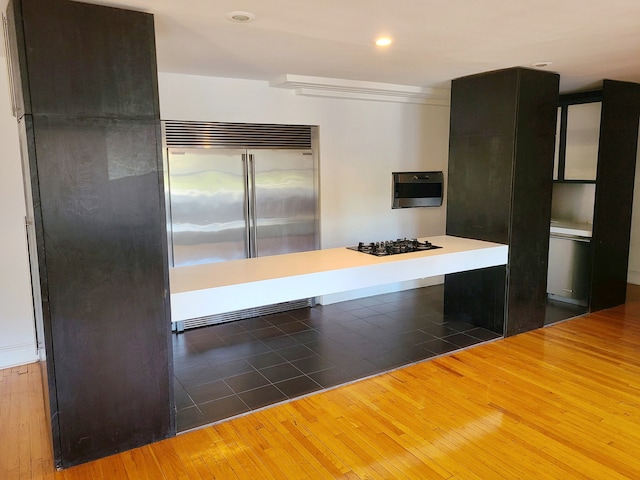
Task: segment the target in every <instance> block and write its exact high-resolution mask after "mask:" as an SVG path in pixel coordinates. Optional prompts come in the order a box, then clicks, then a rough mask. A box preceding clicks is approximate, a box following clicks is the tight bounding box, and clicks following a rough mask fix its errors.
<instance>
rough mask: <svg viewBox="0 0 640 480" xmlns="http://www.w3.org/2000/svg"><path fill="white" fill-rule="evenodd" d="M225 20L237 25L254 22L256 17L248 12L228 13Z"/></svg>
mask: <svg viewBox="0 0 640 480" xmlns="http://www.w3.org/2000/svg"><path fill="white" fill-rule="evenodd" d="M225 16H226V17H227V20H231V21H232V22H238V23H246V22H250V21H252V20H255V18H256V16H255V15H254V14H253V13H250V12H239V11H238V12H229V13H227V14H226V15H225Z"/></svg>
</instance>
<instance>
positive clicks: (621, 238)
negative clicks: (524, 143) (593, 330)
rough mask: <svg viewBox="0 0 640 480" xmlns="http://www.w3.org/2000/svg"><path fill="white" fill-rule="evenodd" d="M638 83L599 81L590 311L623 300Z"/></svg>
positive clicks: (638, 113)
mask: <svg viewBox="0 0 640 480" xmlns="http://www.w3.org/2000/svg"><path fill="white" fill-rule="evenodd" d="M639 118H640V84H636V83H628V82H617V81H613V80H605V81H604V84H603V91H602V116H601V125H600V145H599V149H598V174H597V178H596V195H595V206H594V218H593V238H592V248H593V271H592V277H591V300H590V305H589V308H590V310H591V311H597V310H602V309H604V308H609V307H614V306H616V305H621V304H623V303H624V302H625V299H626V288H627V270H628V261H629V239H630V236H631V206H632V204H633V188H634V175H635V168H636V158H637V147H638V120H639Z"/></svg>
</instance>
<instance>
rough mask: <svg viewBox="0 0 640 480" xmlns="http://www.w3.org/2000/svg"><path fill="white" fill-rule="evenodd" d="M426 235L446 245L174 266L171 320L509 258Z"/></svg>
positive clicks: (494, 249) (496, 250)
mask: <svg viewBox="0 0 640 480" xmlns="http://www.w3.org/2000/svg"><path fill="white" fill-rule="evenodd" d="M427 240H429V241H430V242H431V243H433V244H434V245H438V246H440V247H442V248H439V249H434V250H426V251H422V252H411V253H403V254H400V255H390V256H387V257H376V256H373V255H367V254H365V253H362V252H357V251H353V250H348V249H347V248H329V249H323V250H313V251H309V252H301V253H290V254H284V255H274V256H269V257H259V258H250V259H243V260H232V261H229V262H221V263H209V264H204V265H193V266H187V267H179V268H172V269H171V270H170V289H171V317H172V321H173V322H180V321H184V320H189V319H193V318H200V317H206V316H210V315H216V314H221V313H227V312H233V311H236V310H242V309H247V308H254V307H260V306H263V305H271V304H276V303H281V302H288V301H293V300H298V299H303V298H309V297H316V296H321V295H329V294H334V293H340V292H345V291H349V290H355V289H360V288H366V287H374V286H379V285H385V284H389V283H396V282H403V281H408V280H416V279H421V278H428V277H434V276H438V275H444V274H447V273H455V272H461V271H466V270H475V269H479V268H486V267H492V266H497V265H506V263H507V257H508V246H507V245H502V244H498V243H491V242H484V241H479V240H471V239H468V238H461V237H453V236H447V235H442V236H437V237H429V238H428V239H427Z"/></svg>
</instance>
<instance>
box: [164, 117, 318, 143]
mask: <svg viewBox="0 0 640 480" xmlns="http://www.w3.org/2000/svg"><path fill="white" fill-rule="evenodd" d="M162 127H163V136H164V141H165V144H166V145H165V146H166V147H177V148H207V147H226V148H233V147H237V148H311V137H312V129H314V128H316V127H313V126H310V125H279V124H263V123H224V122H184V121H176V120H163V121H162Z"/></svg>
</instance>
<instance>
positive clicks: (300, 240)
mask: <svg viewBox="0 0 640 480" xmlns="http://www.w3.org/2000/svg"><path fill="white" fill-rule="evenodd" d="M248 153H249V159H250V163H249V165H250V167H249V180H250V181H249V184H250V190H249V196H250V198H252V199H254V202H253V205H252V207H251V208H250V212H251V216H252V219H253V225H254V226H255V228H254V229H252V232H251V237H252V238H253V241H254V252H253V254H254V256H260V257H264V256H267V255H278V254H282V253H292V252H302V251H307V250H314V249H316V248H318V246H317V218H316V201H317V200H316V199H317V195H316V178H315V168H314V167H315V163H314V156H313V154H312V151H311V150H284V149H282V150H276V149H274V150H267V149H264V150H249V151H248Z"/></svg>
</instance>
